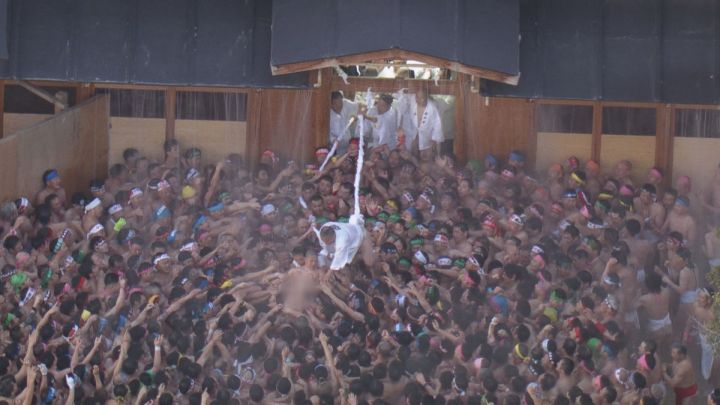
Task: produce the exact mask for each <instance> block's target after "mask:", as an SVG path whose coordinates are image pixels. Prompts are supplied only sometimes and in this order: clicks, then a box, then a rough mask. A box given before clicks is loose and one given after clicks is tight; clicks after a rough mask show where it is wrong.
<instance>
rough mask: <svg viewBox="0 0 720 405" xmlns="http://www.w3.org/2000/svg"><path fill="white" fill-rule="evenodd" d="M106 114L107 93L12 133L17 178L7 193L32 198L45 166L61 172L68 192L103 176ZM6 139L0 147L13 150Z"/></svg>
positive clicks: (79, 189)
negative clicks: (14, 185) (11, 189)
mask: <svg viewBox="0 0 720 405" xmlns="http://www.w3.org/2000/svg"><path fill="white" fill-rule="evenodd" d="M108 114H109V103H108V97H107V96H105V95H101V96H97V97H95V98H93V99H90V100H88V101H86V102H84V103H82V104H80V105H78V106H76V107H73V108H71V109H69V110H67V111H63V112H62V113H59V114H57V115H55V116H53V117H52V118H50V119H47V120H45V121H42V122H40V123H37V124H35V125H33V126H31V127H28V128H25V129H22V130H20V131H18V132H16V133H15V134H14V135H11V138H14V139H15V145H16V147H15V151H16V154H17V157H16V159H17V160H16V164H15V167H16V176H17V180H16V187H14V188H13V192H12V193H10V194H11V195H14V196H27V197H33V198H34V196H35V193H37V192H38V191H39V190H40V189H41V188H42V174H43V173H44V172H45V170H48V169H57V170H58V171H59V172H60V176H61V178H62V181H63V185H64V186H65V189H66V190H67V192H68V193H70V194H72V193H73V192H76V191H87V189H88V185H89V183H90V180H92V179H93V178H98V177H99V178H102V177H105V175H106V174H107V162H108V161H107V148H108V139H107V138H108ZM8 141H9V142H8V143H7V144H6V143H4V142H3V143H2V144H1V145H2V147H3V148H5V147H7V148H9V149H10V150H13V146H12V145H13V143H12V141H10V140H8ZM7 145H9V146H7ZM4 153H7V152H0V155H4Z"/></svg>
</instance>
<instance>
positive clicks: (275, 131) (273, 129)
mask: <svg viewBox="0 0 720 405" xmlns="http://www.w3.org/2000/svg"><path fill="white" fill-rule="evenodd" d="M324 72H326V71H324ZM323 77H324V78H325V79H322V78H323ZM329 78H330V75H329V73H327V72H326V73H325V74H324V75H323V76H319V78H318V80H319V82H318V86H317V87H314V88H312V89H308V90H290V89H263V90H256V91H252V92H251V93H250V95H249V102H248V104H249V107H248V125H247V146H246V155H247V158H248V160H249V161H250V162H251V164H253V165H254V164H256V163H257V161H258V160H259V157H260V155H261V154H262V152H263V151H265V150H267V149H269V150H272V151H273V152H275V153H276V154H277V155H279V157H281V158H283V159H294V160H296V161H298V162H305V161H309V160H310V159H312V155H313V151H314V150H315V148H316V147H317V146H318V145H321V144H323V143H324V142H326V137H327V131H328V125H329V120H330V79H329Z"/></svg>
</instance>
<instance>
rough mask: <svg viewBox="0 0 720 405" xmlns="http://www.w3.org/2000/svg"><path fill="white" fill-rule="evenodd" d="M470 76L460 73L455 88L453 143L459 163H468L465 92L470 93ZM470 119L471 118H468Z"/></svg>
mask: <svg viewBox="0 0 720 405" xmlns="http://www.w3.org/2000/svg"><path fill="white" fill-rule="evenodd" d="M468 79H470V80H472V79H471V78H470V76H469V75H466V74H463V73H458V77H457V80H456V83H455V84H456V86H455V91H454V93H453V94H454V95H455V138H454V139H455V140H454V141H453V153H454V154H455V158H456V159H457V161H458V162H462V163H463V164H464V163H466V162H467V146H466V142H467V138H466V137H467V136H468V134H467V132H466V131H465V118H466V117H465V92H466V91H469V86H470V83H469V80H468ZM468 118H470V117H468Z"/></svg>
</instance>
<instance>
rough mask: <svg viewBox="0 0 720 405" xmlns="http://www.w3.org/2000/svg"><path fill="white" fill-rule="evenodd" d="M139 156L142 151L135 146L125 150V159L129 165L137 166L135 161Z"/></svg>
mask: <svg viewBox="0 0 720 405" xmlns="http://www.w3.org/2000/svg"><path fill="white" fill-rule="evenodd" d="M139 157H140V152H138V150H137V149H135V148H127V149H125V150H124V151H123V160H124V161H125V164H126V165H127V166H128V167H135V162H137V160H138V158H139Z"/></svg>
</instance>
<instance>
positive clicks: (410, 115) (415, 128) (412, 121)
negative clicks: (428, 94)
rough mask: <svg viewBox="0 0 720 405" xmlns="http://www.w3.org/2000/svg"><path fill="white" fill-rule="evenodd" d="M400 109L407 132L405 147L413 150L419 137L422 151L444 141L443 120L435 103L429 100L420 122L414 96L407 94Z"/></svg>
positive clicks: (404, 128)
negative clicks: (414, 143)
mask: <svg viewBox="0 0 720 405" xmlns="http://www.w3.org/2000/svg"><path fill="white" fill-rule="evenodd" d="M398 108H399V109H402V110H401V111H403V114H402V128H403V131H405V146H406V147H407V148H408V149H411V148H412V144H413V142H414V141H415V138H418V137H419V141H418V146H419V149H420V150H426V149H430V148H431V147H432V142H433V141H434V142H437V143H440V142H442V141H443V140H444V135H443V129H442V127H443V126H442V119H441V117H440V111H439V109H438V107H437V105H436V104H435V101H433V100H432V99H430V98H428V101H427V104H426V105H425V111H423V115H422V117H420V119H419V120H418V105H417V100H416V99H415V95H414V94H405V95H404V97H403V100H401V101H400V103H399V105H398ZM418 122H419V123H420V124H419V125H418Z"/></svg>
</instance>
